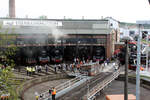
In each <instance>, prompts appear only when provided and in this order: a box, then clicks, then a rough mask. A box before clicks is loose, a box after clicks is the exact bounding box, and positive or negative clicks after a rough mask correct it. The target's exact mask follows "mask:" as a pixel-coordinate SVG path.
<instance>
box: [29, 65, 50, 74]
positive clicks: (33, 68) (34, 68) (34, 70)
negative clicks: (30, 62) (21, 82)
mask: <svg viewBox="0 0 150 100" xmlns="http://www.w3.org/2000/svg"><path fill="white" fill-rule="evenodd" d="M43 68H44V69H45V72H46V73H47V72H48V65H47V64H46V65H44V67H43V66H42V65H36V66H27V67H26V72H27V75H28V76H32V75H34V74H35V73H40V72H42V69H43Z"/></svg>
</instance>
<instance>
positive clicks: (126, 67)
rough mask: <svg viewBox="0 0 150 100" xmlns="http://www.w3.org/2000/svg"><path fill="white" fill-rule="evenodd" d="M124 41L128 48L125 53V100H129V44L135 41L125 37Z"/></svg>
mask: <svg viewBox="0 0 150 100" xmlns="http://www.w3.org/2000/svg"><path fill="white" fill-rule="evenodd" d="M123 40H124V42H125V46H126V53H125V81H124V100H128V59H129V46H128V42H129V41H131V40H133V38H132V37H130V36H124V37H123Z"/></svg>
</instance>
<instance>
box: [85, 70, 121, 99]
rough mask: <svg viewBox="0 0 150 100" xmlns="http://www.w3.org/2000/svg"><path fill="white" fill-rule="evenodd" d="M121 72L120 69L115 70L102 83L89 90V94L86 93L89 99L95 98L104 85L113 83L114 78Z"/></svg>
mask: <svg viewBox="0 0 150 100" xmlns="http://www.w3.org/2000/svg"><path fill="white" fill-rule="evenodd" d="M119 74H120V69H119V70H117V71H116V72H114V73H113V74H112V75H111V76H110V77H108V78H106V79H105V80H104V81H102V83H100V84H97V85H96V86H94V87H93V88H92V89H90V90H89V92H88V93H89V94H87V95H86V97H87V100H93V99H94V97H95V95H96V94H97V93H98V92H100V91H101V90H102V89H103V88H104V87H106V86H107V85H108V84H109V83H111V82H112V81H113V80H114V79H116V78H117V77H118V76H119Z"/></svg>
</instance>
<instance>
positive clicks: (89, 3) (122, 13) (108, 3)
mask: <svg viewBox="0 0 150 100" xmlns="http://www.w3.org/2000/svg"><path fill="white" fill-rule="evenodd" d="M8 2H9V0H0V17H6V16H7V15H8ZM26 15H28V17H31V18H38V17H39V16H41V15H46V16H47V17H48V18H50V19H53V18H64V16H66V18H73V19H80V18H82V16H84V17H85V19H100V18H101V16H103V17H108V16H111V17H113V18H114V19H116V20H118V21H124V22H136V20H150V5H149V3H148V0H16V16H17V17H21V18H23V17H25V16H26Z"/></svg>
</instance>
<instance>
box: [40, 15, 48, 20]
mask: <svg viewBox="0 0 150 100" xmlns="http://www.w3.org/2000/svg"><path fill="white" fill-rule="evenodd" d="M39 18H40V19H47V16H45V15H42V16H39Z"/></svg>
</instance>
